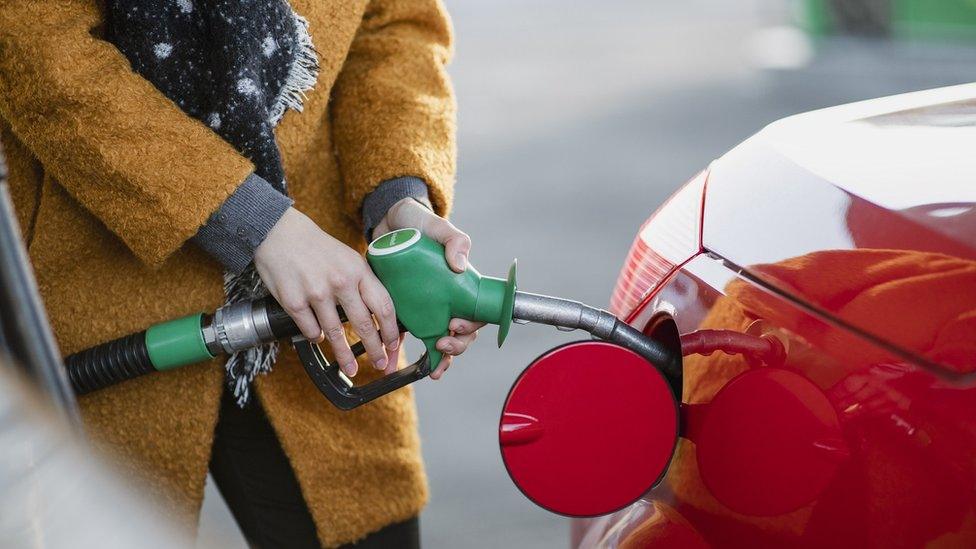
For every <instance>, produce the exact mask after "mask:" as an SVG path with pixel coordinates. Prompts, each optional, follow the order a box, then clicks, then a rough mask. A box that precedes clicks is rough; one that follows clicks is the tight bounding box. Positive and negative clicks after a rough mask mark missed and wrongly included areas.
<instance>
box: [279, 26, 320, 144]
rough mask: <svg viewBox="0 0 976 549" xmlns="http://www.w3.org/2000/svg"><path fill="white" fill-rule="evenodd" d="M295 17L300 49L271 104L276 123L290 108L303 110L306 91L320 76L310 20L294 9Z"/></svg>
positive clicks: (296, 35) (313, 85)
mask: <svg viewBox="0 0 976 549" xmlns="http://www.w3.org/2000/svg"><path fill="white" fill-rule="evenodd" d="M292 16H293V17H294V19H295V42H296V43H297V45H298V51H297V52H296V53H295V59H294V60H293V61H292V64H291V67H290V68H289V69H288V77H287V78H286V79H285V85H284V86H282V87H281V91H280V92H279V93H278V97H276V98H275V101H274V104H273V105H272V106H271V112H270V117H271V124H272V125H276V124H278V121H280V120H281V117H282V116H284V115H285V111H287V110H288V109H294V110H296V111H298V112H302V108H303V105H304V103H305V99H306V96H305V92H307V91H309V90H311V89H312V88H314V87H315V83H316V81H317V80H318V76H319V59H318V56H317V55H316V52H315V45H314V44H312V35H311V33H309V31H308V20H307V19H305V18H304V17H302V16H301V15H298V14H297V13H295V11H294V10H292Z"/></svg>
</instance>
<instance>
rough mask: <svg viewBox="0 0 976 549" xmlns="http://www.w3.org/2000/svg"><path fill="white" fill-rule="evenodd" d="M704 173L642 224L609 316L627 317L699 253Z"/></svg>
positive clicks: (697, 176)
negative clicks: (672, 274)
mask: <svg viewBox="0 0 976 549" xmlns="http://www.w3.org/2000/svg"><path fill="white" fill-rule="evenodd" d="M707 178H708V170H705V171H703V172H701V173H699V174H698V175H696V176H695V177H694V178H692V180H691V181H689V182H688V183H686V184H685V185H684V186H683V187H682V188H681V189H679V190H678V192H676V193H674V194H673V195H671V198H669V199H668V200H667V201H666V202H665V203H664V204H662V205H661V207H660V208H658V209H657V211H656V212H654V214H653V215H651V217H649V218H648V219H647V221H646V222H644V225H643V226H642V227H641V229H640V232H638V233H637V238H635V239H634V244H633V245H632V246H631V247H630V252H629V253H628V254H627V261H626V262H625V263H624V267H623V269H622V270H621V271H620V276H619V278H618V279H617V285H616V287H615V288H614V290H613V295H612V296H611V298H610V312H612V313H613V314H615V315H617V316H618V317H621V318H626V317H628V316H629V315H630V314H631V313H633V312H634V309H635V308H636V307H637V306H638V305H639V304H640V303H641V302H642V301H644V300H645V299H647V298H648V297H650V296H651V295H653V293H654V292H655V291H656V290H657V289H658V288H659V287H660V285H661V283H662V282H664V280H665V279H667V278H668V277H669V276H670V275H671V273H673V272H674V271H675V270H677V268H678V267H680V266H681V265H682V264H684V263H685V262H687V261H688V260H689V259H691V258H692V257H694V256H695V255H697V254H698V252H700V251H701V223H702V205H703V201H704V196H705V180H706V179H707Z"/></svg>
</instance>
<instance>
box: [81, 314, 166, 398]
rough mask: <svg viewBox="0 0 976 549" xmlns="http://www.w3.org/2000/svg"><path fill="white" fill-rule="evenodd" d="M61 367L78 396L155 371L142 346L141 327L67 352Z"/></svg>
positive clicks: (144, 343) (144, 335)
mask: <svg viewBox="0 0 976 549" xmlns="http://www.w3.org/2000/svg"><path fill="white" fill-rule="evenodd" d="M64 366H65V368H66V369H67V370H68V379H69V380H71V385H72V386H73V387H74V390H75V393H76V394H79V395H83V394H86V393H90V392H92V391H95V390H98V389H101V388H103V387H108V386H109V385H115V384H116V383H121V382H123V381H125V380H128V379H134V378H137V377H139V376H141V375H145V374H148V373H149V372H154V371H156V369H155V368H154V367H153V364H152V361H151V360H150V359H149V351H148V349H147V348H146V331H145V330H143V331H141V332H139V333H135V334H129V335H127V336H125V337H120V338H119V339H115V340H112V341H109V342H107V343H103V344H101V345H98V346H95V347H91V348H89V349H85V350H84V351H81V352H78V353H75V354H73V355H70V356H68V357H67V358H65V359H64Z"/></svg>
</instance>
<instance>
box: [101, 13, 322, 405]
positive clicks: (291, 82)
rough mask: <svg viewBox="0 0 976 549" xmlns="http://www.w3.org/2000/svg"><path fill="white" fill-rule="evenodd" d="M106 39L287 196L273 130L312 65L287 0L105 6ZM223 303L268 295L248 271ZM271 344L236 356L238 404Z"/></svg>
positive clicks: (230, 285) (310, 82)
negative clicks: (247, 159) (249, 161)
mask: <svg viewBox="0 0 976 549" xmlns="http://www.w3.org/2000/svg"><path fill="white" fill-rule="evenodd" d="M106 23H107V26H106V29H107V33H106V34H107V38H108V40H109V41H111V42H112V43H113V44H115V46H116V47H118V49H119V50H120V51H121V52H122V53H123V54H125V56H126V57H127V58H128V59H129V62H130V63H131V64H132V68H133V69H134V70H135V71H136V72H137V73H139V74H140V75H141V76H143V77H144V78H146V79H147V80H149V81H150V82H152V83H153V84H154V85H155V86H156V87H157V88H158V89H159V90H160V91H162V92H163V93H164V94H165V95H166V96H167V97H168V98H170V100H172V101H173V102H174V103H176V104H177V105H179V106H180V108H182V109H183V111H185V112H186V113H187V114H189V115H190V116H192V117H194V118H196V119H198V120H200V121H202V122H204V123H205V124H207V125H208V126H210V128H212V129H213V130H214V131H215V132H216V133H217V134H219V135H220V136H221V137H222V138H223V139H224V140H225V141H227V142H228V143H230V144H231V145H233V146H234V147H235V148H236V149H237V150H238V151H239V152H240V153H241V154H242V155H244V156H246V157H247V158H249V159H250V160H251V161H252V162H254V165H255V173H257V175H259V176H261V177H263V178H264V179H265V180H267V181H268V182H269V183H271V184H272V185H273V186H274V187H275V188H276V189H278V190H279V191H281V192H283V193H285V192H287V186H286V184H285V174H284V169H283V167H282V164H281V153H280V151H279V149H278V144H277V142H276V141H275V137H274V127H275V126H276V125H277V124H278V121H279V120H281V117H282V115H284V113H285V110H286V109H289V108H291V109H294V110H298V111H300V110H301V109H302V101H303V100H304V98H305V95H304V92H305V91H308V90H310V89H311V88H312V87H313V86H314V85H315V79H316V76H317V74H318V60H317V59H316V57H315V49H314V46H313V45H312V39H311V36H310V35H309V33H308V22H307V21H305V19H303V18H302V17H301V16H299V15H298V14H296V13H295V12H294V10H292V8H291V6H290V5H289V4H288V3H287V1H286V0H257V1H255V0H107V1H106ZM224 293H225V296H226V302H227V303H234V302H237V301H243V300H251V299H255V298H258V297H262V296H264V295H267V289H266V288H265V287H264V284H263V283H262V282H261V279H260V277H258V275H257V272H256V271H255V269H254V265H253V264H251V265H249V266H248V267H247V268H246V269H245V270H244V272H243V273H241V274H239V275H234V274H231V273H225V275H224ZM277 352H278V347H277V344H270V345H265V346H263V347H259V348H256V349H251V350H248V351H243V352H239V353H235V354H234V355H233V356H231V357H230V358H229V359H228V361H227V364H226V370H227V383H228V386H229V388H230V389H231V390H233V392H234V396H235V397H236V398H237V403H238V404H239V405H240V406H244V404H246V403H247V401H248V399H249V397H250V385H251V383H252V382H253V380H254V378H255V376H256V375H257V374H259V373H264V372H268V371H270V370H271V366H272V365H273V364H274V361H275V358H276V357H277Z"/></svg>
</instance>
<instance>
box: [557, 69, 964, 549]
mask: <svg viewBox="0 0 976 549" xmlns="http://www.w3.org/2000/svg"><path fill="white" fill-rule="evenodd" d="M611 309H612V311H613V312H614V313H616V314H617V315H618V316H619V317H621V318H624V319H626V320H627V321H628V322H629V323H630V324H631V325H633V326H635V327H638V328H641V329H643V330H644V331H645V333H649V334H650V333H656V334H658V335H659V336H661V338H662V339H663V340H666V341H667V340H671V341H675V342H678V341H680V344H681V346H682V354H683V355H684V359H683V382H682V385H683V387H682V389H681V395H680V414H679V417H680V428H679V433H680V440H679V442H678V444H677V446H676V450H675V452H674V455H673V457H672V458H671V462H670V466H669V468H668V471H667V474H666V476H665V477H664V478H663V480H662V481H661V482H660V483H658V484H657V486H656V487H655V488H654V489H653V490H652V491H650V492H649V493H647V494H646V495H645V496H644V497H643V498H641V499H640V500H638V501H637V502H636V503H634V504H632V505H630V506H629V507H626V508H624V509H622V510H620V511H618V512H616V513H613V514H611V515H608V516H604V517H601V518H593V519H575V520H574V524H573V545H574V547H576V546H579V547H648V546H661V547H707V546H716V547H749V548H756V547H831V548H840V547H921V546H931V547H976V85H964V86H956V87H951V88H944V89H937V90H931V91H925V92H919V93H912V94H907V95H899V96H895V97H887V98H883V99H877V100H872V101H865V102H861V103H855V104H851V105H844V106H839V107H835V108H830V109H825V110H820V111H815V112H811V113H806V114H801V115H798V116H793V117H790V118H787V119H784V120H781V121H779V122H776V123H774V124H772V125H770V126H769V127H767V128H766V129H764V130H763V131H761V132H760V133H758V134H757V135H755V136H753V137H752V138H750V139H748V140H747V141H745V142H744V143H742V144H741V145H739V146H738V147H736V148H734V149H733V150H731V151H730V152H729V153H727V154H726V155H724V156H722V157H721V158H719V159H718V160H716V161H714V162H713V163H712V164H711V166H710V167H709V168H708V169H707V170H705V171H704V172H702V173H701V174H699V175H697V176H696V177H695V178H694V179H692V181H691V182H689V183H688V184H686V185H685V186H684V187H683V188H681V189H680V190H679V191H678V192H676V193H675V194H674V195H673V196H672V197H671V198H670V199H669V200H668V201H667V202H666V203H665V204H664V205H663V206H661V207H660V209H658V211H657V212H656V213H654V215H652V216H651V217H650V219H648V220H647V222H646V223H645V224H644V226H643V227H642V228H641V230H640V232H639V234H638V236H637V238H636V240H635V242H634V244H633V247H632V249H631V251H630V255H629V257H628V258H627V261H626V264H625V265H624V267H623V269H622V271H621V273H620V278H619V280H618V282H617V286H616V289H615V290H614V293H613V297H612V300H611ZM679 334H680V337H679ZM580 443H581V444H585V441H580Z"/></svg>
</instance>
